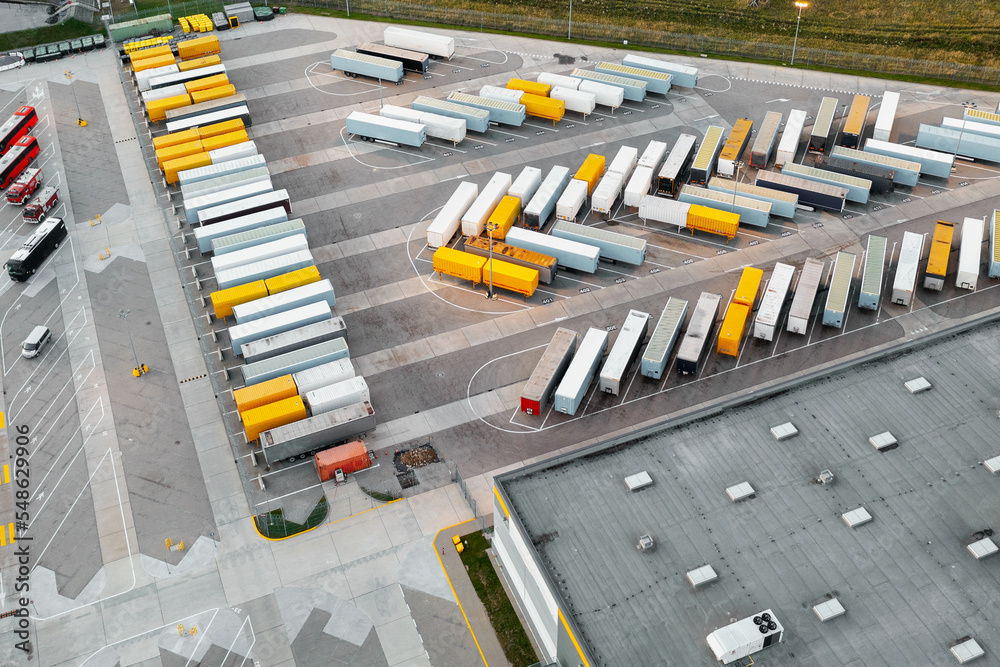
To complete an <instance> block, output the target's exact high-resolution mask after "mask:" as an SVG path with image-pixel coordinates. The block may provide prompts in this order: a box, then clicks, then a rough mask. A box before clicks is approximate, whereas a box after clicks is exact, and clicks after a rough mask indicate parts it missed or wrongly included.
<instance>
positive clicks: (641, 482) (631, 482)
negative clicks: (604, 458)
mask: <svg viewBox="0 0 1000 667" xmlns="http://www.w3.org/2000/svg"><path fill="white" fill-rule="evenodd" d="M652 485H653V478H652V477H650V476H649V473H648V472H646V471H645V470H643V471H642V472H637V473H636V474H634V475H629V476H628V477H626V478H625V488H627V489H628V490H629V491H638V490H640V489H645V488H646V487H647V486H652Z"/></svg>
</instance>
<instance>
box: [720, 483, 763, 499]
mask: <svg viewBox="0 0 1000 667" xmlns="http://www.w3.org/2000/svg"><path fill="white" fill-rule="evenodd" d="M756 493H757V492H756V491H754V490H753V487H752V486H750V482H740V483H739V484H734V485H733V486H730V487H729V488H727V489H726V495H727V496H729V499H730V500H731V501H733V502H734V503H738V502H740V501H741V500H746V499H747V498H753V497H754V495H755V494H756Z"/></svg>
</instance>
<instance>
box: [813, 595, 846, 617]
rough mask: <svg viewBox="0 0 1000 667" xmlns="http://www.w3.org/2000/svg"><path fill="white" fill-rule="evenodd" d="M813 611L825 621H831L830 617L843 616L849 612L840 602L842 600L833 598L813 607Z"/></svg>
mask: <svg viewBox="0 0 1000 667" xmlns="http://www.w3.org/2000/svg"><path fill="white" fill-rule="evenodd" d="M813 613H815V614H816V617H817V618H818V619H819V620H820V621H821V622H823V623H825V622H826V621H829V620H830V619H834V618H837V617H838V616H843V615H844V614H846V613H847V610H846V609H844V605H842V604H840V600H838V599H837V598H833V599H832V600H827V601H826V602H823V603H820V604H818V605H816V606H815V607H813Z"/></svg>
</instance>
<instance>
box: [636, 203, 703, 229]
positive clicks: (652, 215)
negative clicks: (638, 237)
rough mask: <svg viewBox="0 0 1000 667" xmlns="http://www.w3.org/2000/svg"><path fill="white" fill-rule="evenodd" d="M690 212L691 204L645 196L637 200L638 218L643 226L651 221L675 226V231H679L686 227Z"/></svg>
mask: <svg viewBox="0 0 1000 667" xmlns="http://www.w3.org/2000/svg"><path fill="white" fill-rule="evenodd" d="M690 211H691V204H688V203H686V202H680V201H674V200H673V199H665V198H663V197H655V196H653V195H646V196H645V197H643V198H642V199H640V200H639V218H640V219H641V220H642V223H643V224H646V222H647V221H649V220H652V221H653V222H661V223H663V224H666V225H677V229H678V230H681V229H683V228H684V227H687V219H688V213H690Z"/></svg>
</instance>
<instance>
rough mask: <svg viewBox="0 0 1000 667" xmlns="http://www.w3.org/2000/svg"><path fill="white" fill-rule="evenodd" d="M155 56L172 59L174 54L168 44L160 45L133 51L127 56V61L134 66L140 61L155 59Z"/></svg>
mask: <svg viewBox="0 0 1000 667" xmlns="http://www.w3.org/2000/svg"><path fill="white" fill-rule="evenodd" d="M157 56H170V57H171V58H173V57H174V52H173V51H171V50H170V45H169V44H160V45H159V46H154V47H151V48H146V49H140V50H138V51H133V52H132V53H130V54H129V57H128V59H129V61H130V62H131V63H132V64H133V65H135V64H136V63H137V62H139V61H140V60H145V59H146V58H156V57H157Z"/></svg>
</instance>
